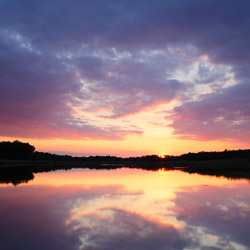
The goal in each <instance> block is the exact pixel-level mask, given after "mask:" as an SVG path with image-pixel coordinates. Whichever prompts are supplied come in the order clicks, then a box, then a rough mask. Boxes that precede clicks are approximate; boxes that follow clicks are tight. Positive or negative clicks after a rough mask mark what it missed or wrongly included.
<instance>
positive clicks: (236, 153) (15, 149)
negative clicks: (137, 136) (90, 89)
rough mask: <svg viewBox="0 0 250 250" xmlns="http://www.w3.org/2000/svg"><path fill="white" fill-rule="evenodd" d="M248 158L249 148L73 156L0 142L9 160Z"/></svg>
mask: <svg viewBox="0 0 250 250" xmlns="http://www.w3.org/2000/svg"><path fill="white" fill-rule="evenodd" d="M231 158H247V159H249V160H250V150H249V149H244V150H242V149H239V150H225V151H222V152H198V153H187V154H182V155H180V156H172V155H165V156H164V157H163V158H162V157H159V156H158V155H146V156H141V157H128V158H121V157H116V156H110V155H107V156H88V157H85V156H82V157H73V156H70V155H57V154H51V153H44V152H37V151H35V147H34V146H33V145H30V144H29V143H23V142H20V141H18V140H15V141H13V142H10V141H2V142H0V159H9V160H51V161H81V162H96V163H103V162H105V163H125V162H126V163H129V162H169V161H203V160H214V159H231Z"/></svg>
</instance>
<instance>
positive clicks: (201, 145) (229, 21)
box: [0, 0, 250, 156]
mask: <svg viewBox="0 0 250 250" xmlns="http://www.w3.org/2000/svg"><path fill="white" fill-rule="evenodd" d="M249 138H250V1H249V0H241V1H237V0H209V1H208V0H207V1H204V0H189V1H187V0H178V1H174V0H171V1H170V0H42V1H34V0H22V1H19V0H0V140H1V141H6V140H10V141H13V140H16V139H18V140H20V141H23V142H29V143H30V144H32V145H35V147H36V149H37V150H38V151H47V152H54V153H60V154H72V155H96V154H99V155H117V156H137V155H138V156H141V155H146V154H171V155H172V154H174V155H179V154H182V153H187V152H198V151H220V150H224V149H239V148H250V139H249Z"/></svg>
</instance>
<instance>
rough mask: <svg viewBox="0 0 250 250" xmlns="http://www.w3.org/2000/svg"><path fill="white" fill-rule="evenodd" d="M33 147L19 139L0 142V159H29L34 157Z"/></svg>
mask: <svg viewBox="0 0 250 250" xmlns="http://www.w3.org/2000/svg"><path fill="white" fill-rule="evenodd" d="M34 151H35V147H34V146H32V145H30V144H29V143H23V142H20V141H17V140H16V141H14V142H9V141H7V142H0V159H10V160H30V159H33V158H34Z"/></svg>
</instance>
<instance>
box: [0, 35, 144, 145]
mask: <svg viewBox="0 0 250 250" xmlns="http://www.w3.org/2000/svg"><path fill="white" fill-rule="evenodd" d="M1 35H2V40H1V58H0V65H1V75H0V87H1V92H0V116H1V122H0V128H1V135H4V136H15V137H16V136H17V137H31V138H55V137H59V138H71V139H72V138H74V139H86V138H92V139H109V140H112V139H121V138H123V137H124V136H125V135H127V134H134V133H137V134H140V133H141V131H140V130H135V129H130V130H126V129H122V128H120V127H118V126H106V127H105V126H98V125H93V124H89V122H88V121H87V120H86V119H85V120H83V119H78V118H77V117H75V116H74V110H73V109H72V106H74V103H75V98H77V97H79V98H80V92H81V87H82V84H81V83H80V82H79V80H78V79H77V77H76V76H75V72H74V71H73V70H71V69H70V68H69V66H68V65H67V64H66V63H65V62H64V61H62V60H59V59H58V58H57V57H56V56H55V55H53V54H52V55H51V54H49V53H46V52H45V51H43V52H39V51H36V50H35V49H33V48H32V47H29V46H28V45H27V44H28V42H26V43H25V42H24V44H26V45H27V46H24V45H23V44H22V41H25V39H24V38H23V37H21V36H19V35H18V34H16V33H10V32H7V31H2V33H1ZM20 41H21V43H20Z"/></svg>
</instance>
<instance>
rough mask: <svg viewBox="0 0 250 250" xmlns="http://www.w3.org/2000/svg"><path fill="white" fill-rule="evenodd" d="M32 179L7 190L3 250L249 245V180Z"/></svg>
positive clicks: (165, 176)
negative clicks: (28, 182) (27, 182)
mask: <svg viewBox="0 0 250 250" xmlns="http://www.w3.org/2000/svg"><path fill="white" fill-rule="evenodd" d="M83 176H85V178H83ZM64 178H66V179H67V181H68V182H66V179H64ZM188 178H189V179H188ZM136 180H137V181H136ZM184 180H186V181H184ZM198 180H199V181H198ZM31 183H32V184H22V185H20V186H18V187H13V186H7V185H5V186H4V185H2V186H1V188H0V203H1V206H0V221H1V224H0V242H1V249H20V250H22V249H25V250H29V249H37V250H40V249H55V250H57V249H60V250H61V249H62V250H63V249H65V250H71V249H72V250H73V249H79V250H117V249H119V250H120V249H121V250H125V249H126V250H128V249H129V250H130V249H131V250H133V249H136V250H142V249H143V250H149V249H150V250H151V249H156V250H165V249H204V250H205V249H248V248H249V247H250V240H249V235H250V229H249V228H248V225H249V223H250V193H249V184H248V183H247V182H244V181H239V182H230V181H228V180H226V179H216V178H211V177H210V178H207V177H204V176H202V177H199V175H193V176H190V175H188V174H185V173H181V172H171V173H163V172H145V171H138V170H115V171H111V172H108V173H107V172H105V171H104V172H97V171H85V172H82V171H80V172H79V171H71V172H66V173H65V172H55V173H46V174H42V175H38V176H36V179H35V180H34V181H32V182H31ZM63 183H64V184H63ZM209 183H210V184H209Z"/></svg>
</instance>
